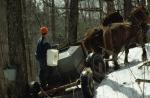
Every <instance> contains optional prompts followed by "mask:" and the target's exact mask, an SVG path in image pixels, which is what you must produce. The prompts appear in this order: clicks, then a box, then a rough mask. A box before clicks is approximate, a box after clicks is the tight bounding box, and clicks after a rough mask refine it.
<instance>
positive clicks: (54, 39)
mask: <svg viewBox="0 0 150 98" xmlns="http://www.w3.org/2000/svg"><path fill="white" fill-rule="evenodd" d="M51 33H52V39H53V41H54V42H55V41H56V30H55V2H54V0H52V9H51Z"/></svg>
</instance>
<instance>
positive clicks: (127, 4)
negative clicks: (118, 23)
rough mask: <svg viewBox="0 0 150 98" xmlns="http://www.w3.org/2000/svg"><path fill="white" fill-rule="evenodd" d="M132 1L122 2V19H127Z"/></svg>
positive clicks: (125, 0)
mask: <svg viewBox="0 0 150 98" xmlns="http://www.w3.org/2000/svg"><path fill="white" fill-rule="evenodd" d="M132 7H133V6H132V1H131V0H124V18H125V19H127V18H128V16H129V15H130V13H131V10H132Z"/></svg>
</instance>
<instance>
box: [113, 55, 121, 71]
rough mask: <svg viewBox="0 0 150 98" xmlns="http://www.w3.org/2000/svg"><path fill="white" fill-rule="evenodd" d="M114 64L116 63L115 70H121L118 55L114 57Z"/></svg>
mask: <svg viewBox="0 0 150 98" xmlns="http://www.w3.org/2000/svg"><path fill="white" fill-rule="evenodd" d="M113 62H114V70H118V69H120V66H119V64H118V62H117V55H113Z"/></svg>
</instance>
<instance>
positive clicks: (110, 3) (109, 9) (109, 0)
mask: <svg viewBox="0 0 150 98" xmlns="http://www.w3.org/2000/svg"><path fill="white" fill-rule="evenodd" d="M113 1H114V0H106V3H107V15H109V14H111V13H112V12H114V11H115V5H114V2H113Z"/></svg>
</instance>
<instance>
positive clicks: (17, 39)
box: [7, 0, 28, 98]
mask: <svg viewBox="0 0 150 98" xmlns="http://www.w3.org/2000/svg"><path fill="white" fill-rule="evenodd" d="M24 6H25V2H23V0H7V23H8V45H9V60H10V64H9V65H10V66H11V67H13V68H14V69H16V80H15V82H13V83H12V85H11V86H10V88H8V93H9V98H25V89H26V84H27V80H28V78H27V64H26V53H25V52H26V50H25V39H24V33H26V32H24V30H23V18H25V17H23V15H22V9H23V8H24Z"/></svg>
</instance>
